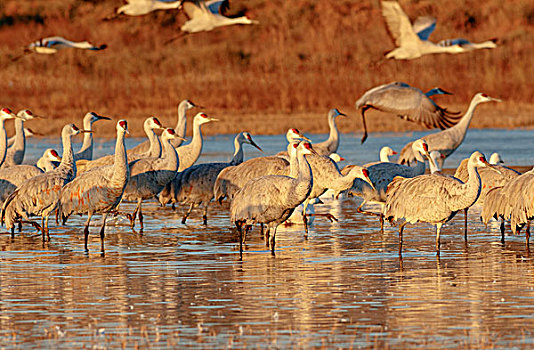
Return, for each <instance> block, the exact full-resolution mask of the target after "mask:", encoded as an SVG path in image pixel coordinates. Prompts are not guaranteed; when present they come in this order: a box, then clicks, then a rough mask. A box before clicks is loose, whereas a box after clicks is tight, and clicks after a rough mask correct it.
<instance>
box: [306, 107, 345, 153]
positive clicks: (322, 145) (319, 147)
mask: <svg viewBox="0 0 534 350" xmlns="http://www.w3.org/2000/svg"><path fill="white" fill-rule="evenodd" d="M339 116H345V117H346V116H347V115H346V114H344V113H341V112H340V111H339V110H338V109H337V108H334V109H331V110H330V111H328V126H329V128H330V134H329V135H328V139H327V140H326V141H323V142H319V143H314V144H313V149H314V150H315V151H316V152H317V154H319V155H321V156H328V155H330V154H332V153H335V152H337V149H338V148H339V131H338V130H337V126H336V118H337V117H339Z"/></svg>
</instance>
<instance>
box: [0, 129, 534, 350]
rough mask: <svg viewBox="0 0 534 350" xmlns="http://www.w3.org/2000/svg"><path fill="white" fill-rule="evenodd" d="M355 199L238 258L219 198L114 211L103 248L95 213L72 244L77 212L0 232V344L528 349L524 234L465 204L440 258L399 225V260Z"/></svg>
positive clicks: (328, 205) (528, 263)
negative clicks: (466, 210)
mask: <svg viewBox="0 0 534 350" xmlns="http://www.w3.org/2000/svg"><path fill="white" fill-rule="evenodd" d="M369 141H371V139H370V140H369ZM258 143H259V144H260V142H258ZM342 144H343V143H342ZM260 145H261V146H262V147H263V145H262V144H260ZM342 154H343V156H344V157H346V158H347V157H350V154H349V155H347V152H345V153H343V152H342ZM506 159H513V157H511V156H507V157H506ZM210 160H211V159H210ZM206 161H208V160H206ZM360 203H361V200H359V199H357V198H342V199H340V200H339V201H328V200H325V204H322V205H316V206H315V209H316V212H318V213H323V214H325V213H329V214H331V215H333V216H335V217H336V218H337V219H338V221H337V222H330V221H329V220H327V219H325V218H324V217H317V218H316V220H315V222H314V224H313V225H312V226H311V227H310V232H309V235H308V237H307V238H305V237H304V232H303V228H302V226H292V227H286V228H282V227H280V230H279V232H278V234H277V252H276V257H272V256H271V255H270V254H269V251H268V248H267V247H266V246H265V243H264V242H263V240H262V238H261V237H260V234H259V229H258V228H255V229H254V230H253V231H252V232H251V233H250V235H249V237H248V239H247V244H246V249H245V252H244V255H243V260H242V261H240V260H239V251H238V249H239V247H238V244H237V236H236V234H235V232H234V231H233V230H232V225H231V223H230V222H229V219H228V213H227V209H225V208H221V207H220V206H219V205H213V206H212V207H213V208H210V210H211V211H210V218H211V217H212V219H210V222H209V226H203V225H202V221H201V220H202V218H201V217H200V216H198V215H197V216H192V217H191V218H190V222H189V223H188V225H182V224H181V223H180V220H181V214H182V213H183V210H184V209H183V208H179V209H178V210H177V211H173V210H171V209H170V208H165V209H162V208H159V207H158V206H157V204H156V202H150V203H147V205H146V212H145V232H144V233H143V234H139V233H133V232H132V231H131V230H130V228H129V227H128V225H127V220H124V219H122V218H118V219H113V220H111V222H110V225H109V228H108V230H107V237H106V247H107V250H106V254H105V256H101V254H100V239H99V237H98V234H97V232H98V229H97V225H98V222H97V221H96V220H95V222H94V223H93V226H92V230H91V231H92V232H93V233H92V234H91V236H90V241H89V249H90V251H89V252H88V253H85V252H84V250H83V232H82V231H83V222H84V220H85V218H82V217H75V218H72V220H70V221H69V223H68V226H64V227H57V228H56V227H53V228H52V230H51V241H50V242H45V243H43V242H42V240H41V237H40V236H38V235H35V234H34V233H30V231H29V230H27V231H26V232H23V233H21V234H16V236H15V238H14V239H11V237H9V235H7V234H2V235H0V246H1V250H2V251H1V253H0V259H1V260H0V264H1V265H0V266H1V268H0V310H1V312H0V346H1V347H3V348H22V347H24V348H35V349H38V348H39V349H40V348H64V349H71V348H81V347H93V346H94V347H104V348H120V347H127V348H134V347H136V346H137V347H143V348H148V347H154V348H162V347H174V348H178V347H185V346H189V347H191V348H197V349H204V348H226V347H232V346H233V347H238V348H242V347H254V348H290V347H291V348H303V347H325V348H338V347H340V348H349V347H354V348H356V347H371V346H375V345H376V346H377V347H381V348H383V347H386V346H387V347H394V348H414V347H420V348H437V347H450V348H460V347H464V348H465V347H472V348H487V347H500V348H506V347H520V348H525V347H530V346H531V344H532V340H533V337H532V332H531V329H532V324H533V316H532V315H534V310H533V309H534V300H533V298H534V272H533V271H534V269H533V260H532V258H531V257H530V256H529V255H528V254H527V252H526V251H525V246H524V238H523V237H521V236H516V237H514V236H509V237H507V241H506V243H505V244H504V245H502V244H501V243H500V232H499V226H498V224H497V225H495V226H493V225H489V226H488V227H487V228H486V227H484V226H483V225H482V224H481V223H480V220H479V219H478V214H479V212H477V211H476V210H472V211H470V214H469V223H470V226H469V241H468V243H467V245H466V244H465V243H464V239H463V222H462V220H463V219H462V215H458V216H457V217H455V218H454V219H453V220H452V221H451V222H450V223H449V224H447V225H446V226H444V228H443V230H442V247H441V256H440V258H439V259H438V258H437V257H436V254H435V246H434V242H435V241H434V239H435V230H434V229H433V227H432V226H431V225H425V224H417V225H410V226H409V227H407V229H406V230H405V232H404V245H403V248H404V250H403V256H402V261H401V260H400V259H399V256H398V235H397V229H396V228H395V227H390V226H389V225H386V226H385V229H384V232H383V233H381V232H380V227H379V223H378V220H377V219H376V217H371V216H363V215H361V214H358V213H356V207H357V206H358V205H359V204H360ZM124 209H126V210H133V204H127V205H126V206H125V208H124Z"/></svg>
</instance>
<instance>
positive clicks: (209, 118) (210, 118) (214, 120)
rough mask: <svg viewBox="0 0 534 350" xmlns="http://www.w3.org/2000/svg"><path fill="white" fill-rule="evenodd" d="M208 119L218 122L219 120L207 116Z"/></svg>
mask: <svg viewBox="0 0 534 350" xmlns="http://www.w3.org/2000/svg"><path fill="white" fill-rule="evenodd" d="M209 119H210V122H218V121H219V119H217V118H209Z"/></svg>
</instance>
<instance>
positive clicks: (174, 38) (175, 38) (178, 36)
mask: <svg viewBox="0 0 534 350" xmlns="http://www.w3.org/2000/svg"><path fill="white" fill-rule="evenodd" d="M187 34H189V33H186V32H181V33H180V34H178V35H177V36H175V37H172V38H170V39H169V40H167V41H166V42H165V45H169V44H170V43H172V42H173V41H175V40H178V39H183V38H184V37H185V36H186V35H187Z"/></svg>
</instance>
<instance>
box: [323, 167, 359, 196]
mask: <svg viewBox="0 0 534 350" xmlns="http://www.w3.org/2000/svg"><path fill="white" fill-rule="evenodd" d="M360 174H361V171H360V170H359V169H358V168H356V167H354V168H352V169H350V171H349V172H348V173H347V174H346V175H342V174H341V173H339V176H338V177H336V179H335V180H334V181H333V182H332V183H331V184H330V185H329V187H328V188H331V189H333V190H335V191H336V192H342V191H345V190H348V189H349V188H351V187H352V185H353V184H354V180H356V178H358V177H359V176H360Z"/></svg>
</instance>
